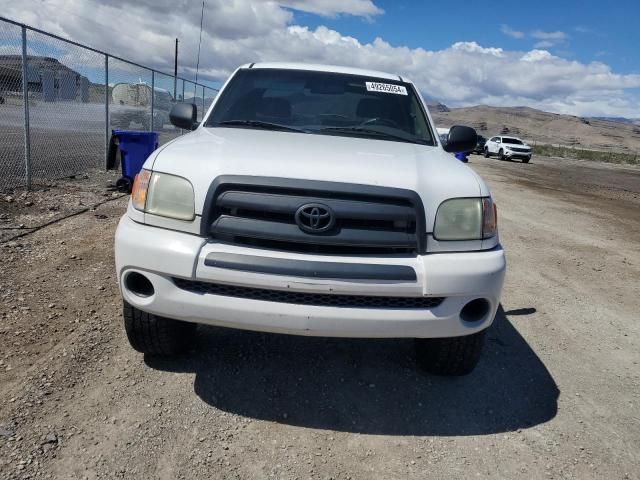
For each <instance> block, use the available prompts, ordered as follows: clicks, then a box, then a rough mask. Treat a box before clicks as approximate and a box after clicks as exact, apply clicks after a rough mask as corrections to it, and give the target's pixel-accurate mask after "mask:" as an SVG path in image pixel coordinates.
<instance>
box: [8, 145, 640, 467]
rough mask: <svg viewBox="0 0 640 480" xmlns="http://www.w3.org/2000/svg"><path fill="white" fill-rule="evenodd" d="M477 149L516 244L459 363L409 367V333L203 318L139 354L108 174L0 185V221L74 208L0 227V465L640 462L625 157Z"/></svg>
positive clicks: (629, 178)
mask: <svg viewBox="0 0 640 480" xmlns="http://www.w3.org/2000/svg"><path fill="white" fill-rule="evenodd" d="M471 162H472V163H471V166H472V167H473V168H474V169H476V170H477V171H478V172H479V173H480V174H481V175H483V176H484V178H485V179H486V180H487V181H488V182H489V184H490V186H491V188H492V191H493V194H494V196H495V198H496V200H497V202H498V208H499V218H500V224H501V238H502V243H503V244H504V246H505V248H506V250H507V254H508V262H509V266H508V273H507V279H506V284H505V290H504V294H503V301H502V308H501V309H500V311H499V314H498V318H497V319H496V322H495V324H494V326H493V327H492V329H491V331H490V335H489V341H488V343H487V345H486V350H485V355H484V357H483V360H482V362H481V364H480V365H479V367H478V369H477V370H476V371H475V372H474V373H473V374H472V375H470V376H468V377H465V378H460V379H445V378H438V377H432V376H427V375H423V374H420V373H418V372H417V371H416V370H415V368H414V358H413V352H412V344H411V342H410V341H407V340H383V341H368V340H348V339H324V338H302V337H290V336H280V335H268V334H259V333H249V332H238V331H231V330H222V329H214V328H201V329H200V336H199V340H198V342H197V344H195V345H194V348H193V351H192V352H190V354H189V355H187V356H184V357H182V358H178V359H176V360H173V361H166V360H163V361H161V360H157V359H153V358H144V357H143V356H142V355H140V354H137V353H136V352H134V351H133V350H132V349H131V348H130V347H129V346H128V344H127V341H126V339H125V337H124V333H123V330H122V327H121V316H120V308H121V305H120V299H119V296H118V293H117V287H116V284H115V274H114V266H113V251H112V249H113V241H112V238H113V233H114V230H115V227H116V224H117V221H118V218H119V216H120V215H121V214H122V212H123V210H124V208H125V201H126V199H125V198H120V197H118V196H117V195H113V194H111V193H110V192H106V193H105V191H104V189H103V188H102V185H103V184H104V183H106V182H107V181H110V178H108V176H106V177H99V176H98V177H97V178H98V179H99V181H95V177H92V178H94V179H93V180H91V181H90V180H86V179H85V180H83V179H79V180H77V181H76V182H77V183H74V182H73V181H71V180H70V181H68V182H67V183H65V184H58V185H53V186H51V188H50V189H49V190H48V191H40V192H35V193H32V194H26V195H21V194H20V193H19V192H18V193H16V194H13V196H12V198H11V202H7V201H6V199H5V195H3V196H0V214H2V217H0V219H1V220H2V223H0V226H4V227H15V226H17V224H18V222H20V223H23V224H25V223H27V220H28V221H29V222H31V223H29V224H28V225H27V226H34V225H36V224H38V222H40V224H41V223H44V222H45V221H49V220H51V219H52V218H53V219H58V218H62V216H60V213H59V212H73V211H78V210H80V209H86V211H84V213H81V214H79V215H75V216H72V217H69V218H66V219H62V220H60V221H57V222H55V223H53V224H51V225H50V226H47V227H45V228H42V229H39V230H37V231H34V232H33V233H31V234H28V235H26V236H23V237H20V238H16V239H13V240H11V236H10V235H9V234H7V233H6V232H5V231H4V230H3V235H4V236H3V239H4V240H0V242H2V241H3V242H4V243H1V244H0V477H1V478H7V479H13V478H56V479H58V478H60V479H64V478H88V479H94V478H105V479H113V478H127V479H129V478H131V479H134V478H135V479H140V478H144V479H152V478H158V479H173V478H188V479H190V478H207V479H209V478H225V479H231V478H238V479H247V478H260V479H263V478H278V479H294V478H299V479H306V478H314V479H315V478H318V479H329V478H333V479H348V478H351V479H389V478H421V479H422V478H443V479H445V478H446V479H450V478H473V477H492V478H516V477H521V478H578V479H585V478H612V479H614V478H615V479H624V478H630V479H637V478H640V453H639V452H640V365H639V362H640V341H639V340H640V322H639V321H638V320H640V318H639V317H640V315H639V313H638V312H640V300H639V299H640V242H639V239H640V169H638V168H632V167H620V166H611V165H601V164H596V163H588V162H580V161H567V160H558V159H548V158H539V157H538V158H536V157H534V159H533V161H532V163H531V164H529V165H523V164H520V163H513V162H500V161H498V160H496V159H488V160H487V159H484V158H481V157H476V156H474V157H472V158H471ZM83 182H84V183H83ZM91 182H93V183H91ZM101 182H102V183H101ZM87 185H90V188H91V189H92V191H90V192H89V193H82V192H84V191H85V190H86V189H87V188H88V187H87ZM74 188H75V189H76V190H74ZM61 191H63V192H65V195H69V197H68V199H65V197H64V195H61ZM74 192H75V193H74ZM56 202H57V203H56ZM65 202H66V203H65ZM78 202H80V204H77V203H78ZM27 203H32V205H29V206H27ZM52 205H58V207H57V208H58V210H57V211H56V210H53V211H52V210H50V207H51V206H52ZM25 212H26V213H25ZM29 212H32V213H29ZM29 215H30V216H29ZM55 215H59V216H58V217H55ZM25 218H27V220H25ZM4 227H3V228H4ZM15 231H18V232H20V233H25V232H26V231H27V230H26V229H25V228H22V229H18V230H15Z"/></svg>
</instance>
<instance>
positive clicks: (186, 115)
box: [169, 103, 198, 130]
mask: <svg viewBox="0 0 640 480" xmlns="http://www.w3.org/2000/svg"><path fill="white" fill-rule="evenodd" d="M197 118H198V108H197V107H196V106H195V105H194V104H193V103H176V104H175V105H174V106H173V107H172V108H171V112H170V113H169V120H170V121H171V124H172V125H175V126H176V127H178V128H184V129H185V130H195V129H196V127H197V126H198V121H197Z"/></svg>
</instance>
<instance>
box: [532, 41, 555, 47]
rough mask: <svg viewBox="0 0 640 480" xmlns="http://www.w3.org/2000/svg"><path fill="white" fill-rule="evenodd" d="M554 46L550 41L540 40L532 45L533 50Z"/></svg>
mask: <svg viewBox="0 0 640 480" xmlns="http://www.w3.org/2000/svg"><path fill="white" fill-rule="evenodd" d="M554 45H555V43H553V42H552V41H550V40H542V41H540V42H536V43H534V44H533V48H551V47H553V46H554Z"/></svg>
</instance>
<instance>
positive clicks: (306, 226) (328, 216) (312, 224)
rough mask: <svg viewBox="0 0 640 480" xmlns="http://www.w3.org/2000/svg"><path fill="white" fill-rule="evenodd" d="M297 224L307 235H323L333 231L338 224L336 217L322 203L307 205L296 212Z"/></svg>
mask: <svg viewBox="0 0 640 480" xmlns="http://www.w3.org/2000/svg"><path fill="white" fill-rule="evenodd" d="M295 219H296V223H297V224H298V227H300V230H302V231H303V232H307V233H323V232H327V231H329V230H331V229H332V228H333V226H334V225H335V223H336V217H335V215H334V213H333V210H331V208H330V207H328V206H327V205H323V204H322V203H307V204H305V205H302V206H301V207H300V208H298V210H297V211H296V216H295Z"/></svg>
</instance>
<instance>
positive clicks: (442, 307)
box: [115, 215, 505, 337]
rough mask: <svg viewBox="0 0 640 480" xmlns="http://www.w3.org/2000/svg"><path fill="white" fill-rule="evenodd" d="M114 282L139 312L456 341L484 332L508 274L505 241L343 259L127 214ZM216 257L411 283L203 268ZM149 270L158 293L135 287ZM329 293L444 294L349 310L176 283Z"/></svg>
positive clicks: (273, 328)
mask: <svg viewBox="0 0 640 480" xmlns="http://www.w3.org/2000/svg"><path fill="white" fill-rule="evenodd" d="M115 253H116V269H117V274H118V284H119V286H120V290H121V292H122V296H123V298H124V299H125V300H126V301H127V302H129V303H130V304H132V305H133V306H135V307H136V308H139V309H141V310H144V311H147V312H149V313H153V314H156V315H160V316H165V317H169V318H174V319H177V320H184V321H189V322H195V323H203V324H209V325H217V326H224V327H232V328H241V329H247V330H258V331H268V332H277V333H288V334H298V335H319V336H331V337H454V336H461V335H468V334H471V333H474V332H477V331H480V330H483V329H485V328H487V327H488V326H489V325H490V324H491V322H492V321H493V317H494V316H495V312H496V310H497V308H498V304H499V301H500V292H501V290H502V283H503V279H504V272H505V258H504V252H503V250H502V248H501V247H499V246H498V247H496V248H494V249H492V250H488V251H482V252H455V253H433V254H427V255H421V256H416V257H353V256H351V257H338V256H327V255H323V256H318V255H306V254H293V253H285V252H276V251H266V250H259V249H251V248H244V247H238V246H232V245H225V244H221V243H215V242H209V241H207V240H206V239H204V238H202V237H199V236H196V235H191V234H187V233H181V232H176V231H171V230H166V229H162V228H157V227H152V226H148V225H142V224H139V223H136V222H134V221H133V220H131V219H130V218H129V217H128V216H127V215H125V216H123V217H122V219H121V220H120V224H119V225H118V230H117V232H116V239H115ZM211 254H216V255H218V256H220V255H222V256H224V255H225V254H240V255H243V254H250V255H253V256H264V257H268V258H270V259H282V260H283V261H285V260H292V259H293V260H300V261H314V262H318V261H327V262H332V263H344V264H349V263H358V264H363V263H368V264H377V265H396V266H397V265H400V266H409V267H411V268H412V269H413V270H414V271H415V273H416V279H415V280H371V279H366V280H363V279H357V280H349V279H339V280H338V279H331V280H327V279H322V278H307V277H304V278H302V277H294V276H287V275H272V274H266V273H258V272H246V271H237V270H232V269H227V268H218V267H216V266H210V265H205V259H206V257H207V256H210V255H211ZM132 271H135V272H138V273H142V274H143V275H145V276H146V277H147V278H148V279H149V280H150V281H151V283H152V285H153V288H154V293H153V295H151V296H147V297H141V296H138V295H136V294H134V293H132V292H131V291H130V290H129V289H128V288H127V287H126V285H125V282H124V279H125V278H126V276H127V274H128V273H129V272H132ZM173 278H182V279H190V280H197V281H201V282H215V283H218V284H226V285H237V286H244V287H253V288H263V289H270V290H283V291H294V292H309V293H327V294H332V295H334V294H335V295H339V294H343V295H375V296H394V297H420V296H430V297H445V300H444V301H443V302H442V303H441V304H439V305H438V306H437V307H434V308H430V309H414V308H410V309H405V308H402V309H400V308H353V307H335V306H318V305H300V304H292V303H279V302H273V301H264V300H256V299H252V298H238V297H232V296H224V295H214V294H209V293H204V294H203V293H198V292H193V291H188V290H185V289H181V288H179V287H178V286H176V284H175V283H174V281H173V280H172V279H173ZM477 298H483V299H485V300H486V301H487V302H488V305H489V308H488V311H487V313H486V315H484V316H483V317H482V318H481V319H478V320H477V321H474V322H468V321H465V320H463V319H462V318H460V311H461V309H462V308H463V307H464V306H465V305H466V304H467V303H468V302H470V301H472V300H474V299H477Z"/></svg>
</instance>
